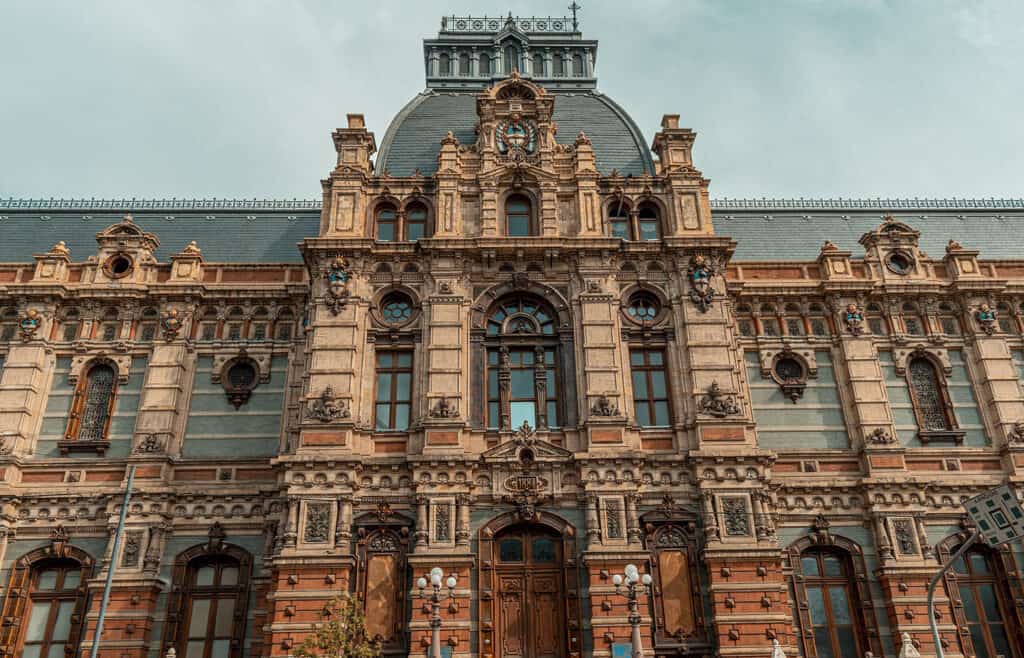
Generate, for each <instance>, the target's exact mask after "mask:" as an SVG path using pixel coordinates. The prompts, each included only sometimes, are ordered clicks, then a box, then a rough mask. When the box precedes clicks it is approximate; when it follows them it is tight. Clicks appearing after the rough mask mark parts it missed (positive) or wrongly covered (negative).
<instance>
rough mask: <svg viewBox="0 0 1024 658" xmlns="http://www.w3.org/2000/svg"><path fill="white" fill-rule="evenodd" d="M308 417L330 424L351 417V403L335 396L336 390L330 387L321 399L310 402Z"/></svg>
mask: <svg viewBox="0 0 1024 658" xmlns="http://www.w3.org/2000/svg"><path fill="white" fill-rule="evenodd" d="M308 415H309V417H310V418H315V419H316V420H319V421H320V422H321V423H330V422H332V421H335V420H341V419H343V418H348V417H349V416H351V413H350V412H349V403H348V401H347V400H343V399H341V398H339V397H337V396H335V395H334V389H333V388H331V387H330V386H328V387H327V388H325V389H324V390H323V393H321V394H320V397H318V398H314V399H312V400H310V401H309V410H308Z"/></svg>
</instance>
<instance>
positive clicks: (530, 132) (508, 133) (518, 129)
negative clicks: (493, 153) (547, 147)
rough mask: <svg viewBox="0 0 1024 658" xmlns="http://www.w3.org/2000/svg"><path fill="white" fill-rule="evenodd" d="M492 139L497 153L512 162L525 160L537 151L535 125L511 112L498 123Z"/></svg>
mask: <svg viewBox="0 0 1024 658" xmlns="http://www.w3.org/2000/svg"><path fill="white" fill-rule="evenodd" d="M494 139H495V142H496V143H497V146H498V153H500V154H502V155H505V156H508V158H509V159H510V160H513V161H518V160H523V159H526V157H527V156H529V155H530V154H532V153H533V152H534V151H536V149H537V124H535V123H534V122H533V121H530V120H527V119H523V117H522V116H521V115H520V114H519V113H518V112H513V113H512V114H511V115H510V116H509V117H508V118H507V119H504V120H502V121H499V122H498V125H497V127H496V128H495V130H494Z"/></svg>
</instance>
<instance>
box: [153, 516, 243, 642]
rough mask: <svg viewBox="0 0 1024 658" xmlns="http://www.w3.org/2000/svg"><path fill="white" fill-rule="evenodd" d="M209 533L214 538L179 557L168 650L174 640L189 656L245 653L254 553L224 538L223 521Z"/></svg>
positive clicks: (176, 566)
mask: <svg viewBox="0 0 1024 658" xmlns="http://www.w3.org/2000/svg"><path fill="white" fill-rule="evenodd" d="M216 533H220V536H219V537H217V536H215V534H216ZM210 534H211V542H210V544H206V545H202V546H197V547H194V548H191V549H189V550H187V551H185V552H184V553H182V554H181V555H179V556H178V559H177V560H176V561H175V565H174V590H173V592H174V594H173V595H172V596H173V598H172V601H171V610H174V611H176V613H177V614H176V615H174V616H173V617H171V619H170V620H169V623H168V624H167V627H166V633H165V635H164V645H165V650H166V648H169V647H170V646H174V647H175V648H176V650H177V654H178V655H179V656H183V657H187V658H241V656H242V655H243V651H244V642H243V641H244V639H245V622H246V608H247V604H248V601H249V578H250V571H251V568H252V566H251V565H252V559H251V557H250V556H249V554H248V553H246V552H245V551H243V550H242V549H240V548H238V547H235V546H230V545H228V544H225V543H223V530H221V528H220V526H219V525H215V526H214V529H213V530H211V533H210ZM161 655H162V654H161Z"/></svg>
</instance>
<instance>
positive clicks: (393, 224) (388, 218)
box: [377, 206, 398, 242]
mask: <svg viewBox="0 0 1024 658" xmlns="http://www.w3.org/2000/svg"><path fill="white" fill-rule="evenodd" d="M397 237H398V213H397V212H395V209H394V207H393V206H381V207H380V208H378V209H377V239H378V240H380V241H381V242H394V241H395V240H396V239H397Z"/></svg>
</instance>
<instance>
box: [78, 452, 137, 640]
mask: <svg viewBox="0 0 1024 658" xmlns="http://www.w3.org/2000/svg"><path fill="white" fill-rule="evenodd" d="M134 481H135V464H132V465H131V466H129V467H128V486H127V487H125V490H124V502H122V503H121V518H120V519H118V521H117V532H116V533H115V534H114V548H113V550H112V551H111V552H110V564H108V565H107V582H106V584H105V585H104V586H103V598H102V599H100V616H99V618H98V619H97V620H96V634H95V635H94V636H93V638H92V651H91V652H90V653H89V655H90V657H91V658H96V656H97V655H99V650H100V635H102V634H103V620H104V619H106V616H107V602H108V601H110V588H111V587H112V586H113V584H114V568H115V566H116V565H117V554H118V552H119V551H120V550H121V537H122V535H124V522H125V519H126V518H127V516H128V501H130V500H131V499H132V483H133V482H134Z"/></svg>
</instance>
